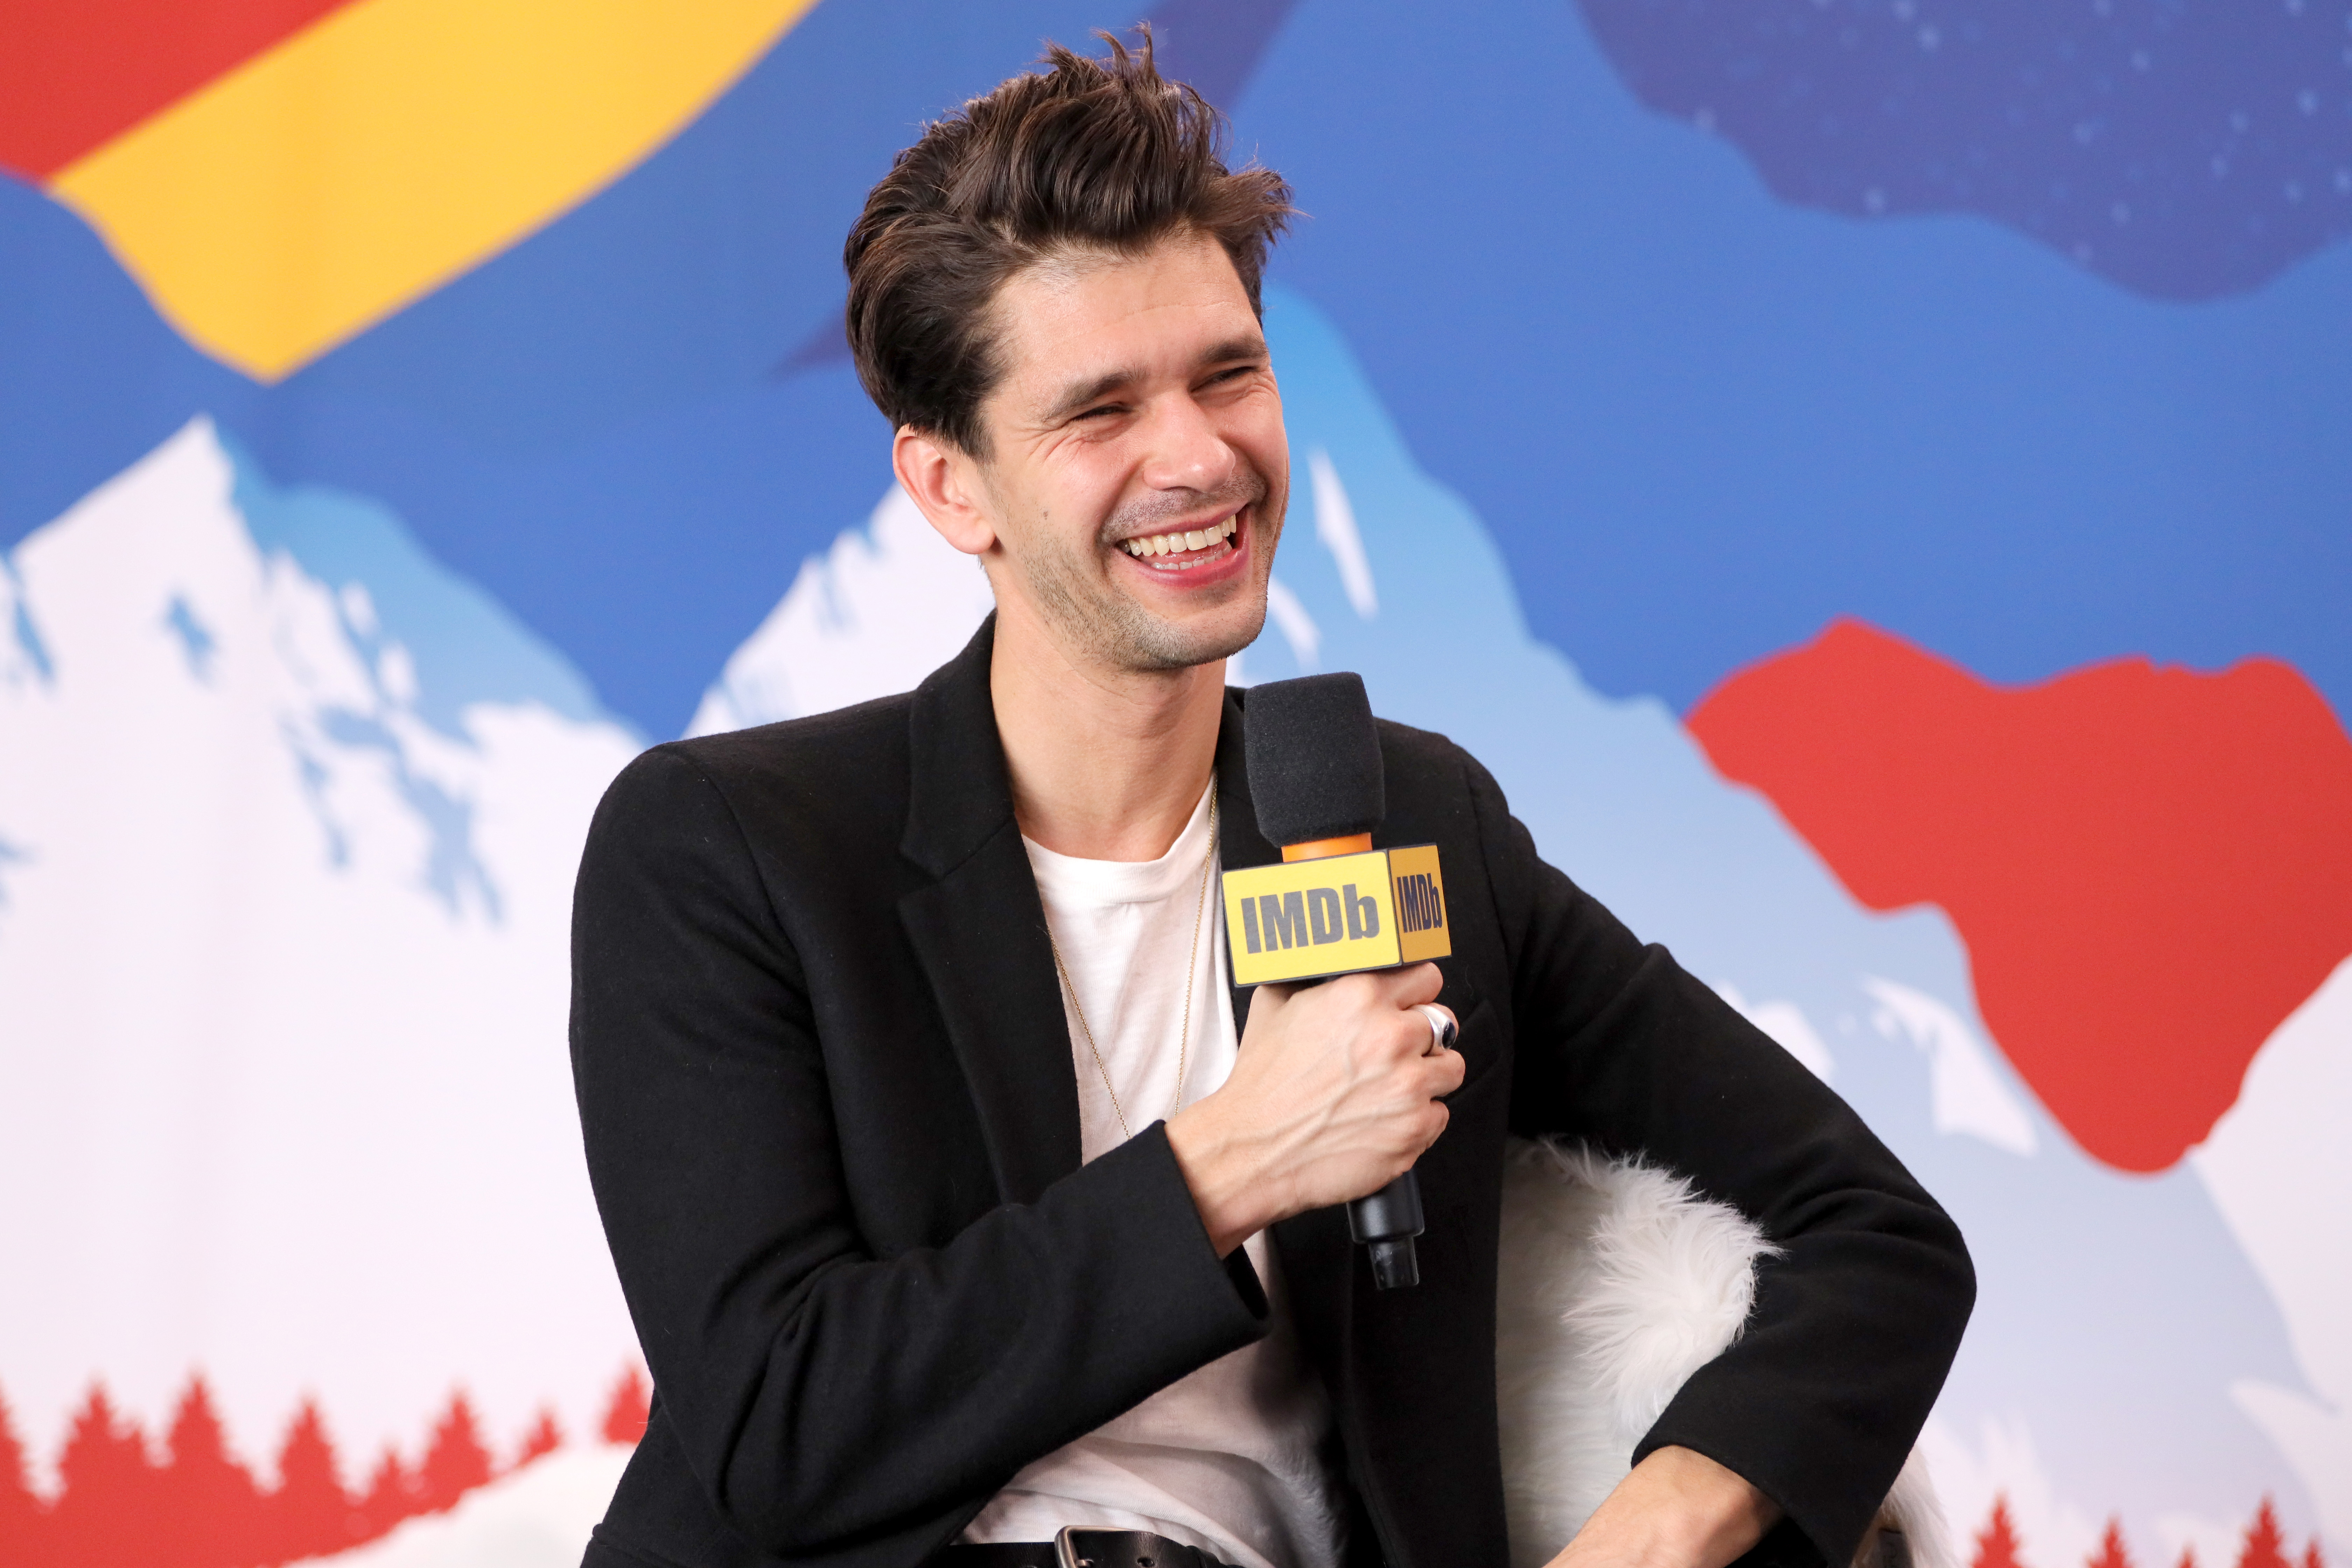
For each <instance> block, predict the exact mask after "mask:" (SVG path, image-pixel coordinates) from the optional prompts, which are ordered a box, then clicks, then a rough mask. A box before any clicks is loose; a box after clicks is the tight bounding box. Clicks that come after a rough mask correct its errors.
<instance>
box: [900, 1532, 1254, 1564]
mask: <svg viewBox="0 0 2352 1568" xmlns="http://www.w3.org/2000/svg"><path fill="white" fill-rule="evenodd" d="M924 1568H1231V1565H1230V1564H1228V1563H1223V1562H1220V1561H1219V1560H1218V1559H1216V1558H1214V1557H1212V1556H1210V1555H1209V1554H1208V1553H1207V1552H1202V1551H1201V1550H1200V1549H1198V1548H1197V1547H1192V1546H1187V1545H1185V1544H1184V1543H1183V1542H1181V1541H1171V1540H1169V1539H1168V1538H1167V1537H1166V1536H1164V1535H1154V1534H1152V1533H1151V1532H1150V1531H1148V1530H1081V1529H1076V1528H1073V1529H1069V1530H1066V1531H1062V1534H1061V1539H1060V1540H1059V1541H998V1542H990V1543H988V1544H986V1545H975V1544H973V1543H971V1542H957V1543H956V1544H955V1545H953V1546H943V1547H941V1548H940V1550H939V1551H937V1552H933V1553H932V1554H931V1556H930V1558H929V1561H928V1562H927V1563H925V1565H924Z"/></svg>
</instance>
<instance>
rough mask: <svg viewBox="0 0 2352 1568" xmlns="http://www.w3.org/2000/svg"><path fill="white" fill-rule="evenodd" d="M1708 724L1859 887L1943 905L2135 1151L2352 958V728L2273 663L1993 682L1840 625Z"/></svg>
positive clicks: (2015, 1044)
mask: <svg viewBox="0 0 2352 1568" xmlns="http://www.w3.org/2000/svg"><path fill="white" fill-rule="evenodd" d="M1688 723H1689V727H1690V729H1691V731H1692V732H1693V733H1694V734H1696V736H1697V737H1698V740H1699V742H1700V743H1701V744H1702V745H1704V746H1705V747H1706V751H1707V754H1708V755H1709V756H1710V757H1711V758H1712V759H1713V760H1714V762H1715V765H1716V766H1717V768H1718V769H1719V770H1721V771H1722V773H1724V774H1725V775H1726V776H1727V777H1729V778H1732V779H1734V780H1737V781H1738V782H1739V783H1742V784H1752V785H1754V786H1755V787H1756V788H1758V789H1759V790H1761V791H1763V792H1764V794H1765V795H1768V796H1769V797H1770V799H1771V800H1772V803H1773V804H1774V805H1777V806H1778V807H1780V813H1781V815H1782V816H1785V817H1786V818H1787V819H1788V820H1789V823H1790V826H1793V827H1795V828H1796V830H1797V831H1798V832H1799V833H1800V834H1801V835H1803V836H1804V837H1805V839H1806V840H1807V841H1808V842H1809V843H1811V845H1812V846H1813V847H1814V848H1815V849H1817V850H1818V851H1820V853H1821V855H1822V858H1824V859H1825V860H1827V861H1828V862H1829V864H1830V867H1831V868H1832V870H1834V871H1835V872H1836V873H1837V875H1838V876H1839V878H1840V879H1843V881H1844V883H1845V885H1846V887H1847V888H1848V889H1850V890H1852V892H1853V895H1854V897H1855V898H1857V899H1859V900H1861V901H1862V902H1864V904H1867V905H1869V906H1870V907H1871V908H1873V909H1878V910H1892V909H1899V908H1903V907H1905V906H1907V905H1911V904H1918V903H1935V904H1938V905H1941V906H1942V907H1943V909H1944V910H1945V912H1946V913H1948V914H1949V915H1950V916H1951V918H1952V922H1953V924H1954V925H1956V926H1957V927H1958V929H1959V932H1960V936H1961V938H1962V940H1963V941H1965V942H1967V944H1968V949H1969V962H1970V964H1971V966H1972V968H1973V970H1974V974H1975V980H1976V989H1977V1005H1978V1007H1979V1011H1981V1012H1982V1014H1983V1016H1984V1020H1985V1022H1986V1024H1987V1025H1989V1026H1990V1027H1991V1029H1992V1032H1993V1034H1994V1036H1995V1037H1996V1038H1997V1039H1998V1041H1999V1043H2000V1047H2001V1049H2002V1050H2003V1051H2004V1052H2006V1053H2007V1055H2008V1057H2009V1059H2010V1060H2011V1062H2012V1063H2014V1064H2015V1065H2016V1068H2017V1070H2018V1071H2019V1073H2020V1074H2021V1075H2022V1076H2023V1077H2024V1079H2025V1080H2026V1082H2027V1083H2029V1084H2031V1085H2032V1088H2033V1090H2034V1092H2035V1093H2036V1094H2038V1095H2040V1096H2041V1098H2042V1103H2043V1104H2044V1105H2046V1106H2047V1107H2048V1108H2049V1110H2050V1112H2051V1114H2052V1115H2053V1116H2054V1117H2056V1118H2057V1119H2058V1121H2059V1122H2060V1123H2061V1124H2062V1125H2063V1126H2064V1127H2065V1129H2066V1131H2068V1132H2069V1133H2070V1134H2071V1135H2072V1136H2073V1137H2074V1140H2075V1141H2076V1142H2078V1143H2080V1144H2081V1145H2082V1146H2083V1147H2084V1149H2085V1150H2087V1151H2088V1152H2090V1153H2091V1154H2092V1155H2094V1156H2095V1157H2096V1158H2097V1159H2100V1160H2103V1161H2105V1163H2108V1164H2110V1165H2114V1166H2116V1167H2119V1168H2121V1169H2123V1170H2126V1171H2139V1172H2153V1171H2161V1170H2164V1169H2165V1168H2167V1167H2168V1166H2169V1165H2171V1164H2172V1163H2174V1162H2175V1161H2177V1160H2179V1158H2180V1156H2181V1155H2182V1154H2183V1153H2184V1152H2187V1150H2188V1149H2189V1145H2191V1144H2193V1143H2195V1142H2198V1141H2200V1139H2202V1138H2203V1137H2204V1136H2205V1135H2206V1133H2207V1132H2208V1131H2210V1130H2211V1129H2212V1126H2213V1122H2214V1121H2215V1120H2216V1119H2217V1118H2219V1117H2220V1116H2221V1113H2222V1112H2223V1111H2224V1110H2228V1109H2229V1108H2230V1106H2231V1103H2232V1102H2233V1101H2234V1100H2236V1099H2237V1096H2238V1088H2239V1085H2240V1084H2241V1082H2242V1080H2243V1079H2244V1077H2245V1072H2246V1067H2247V1064H2248V1063H2249V1062H2251V1061H2252V1059H2253V1056H2254V1053H2255V1051H2256V1050H2258V1049H2260V1048H2261V1046H2262V1043H2263V1040H2265V1039H2266V1038H2268V1037H2269V1036H2270V1034H2271V1031H2272V1030H2273V1029H2275V1028H2276V1027H2277V1026H2279V1024H2280V1023H2281V1022H2282V1021H2283V1020H2284V1018H2285V1017H2286V1016H2287V1015H2288V1014H2289V1013H2291V1012H2293V1011H2294V1009H2295V1007H2296V1006H2298V1005H2300V1004H2301V1003H2302V1002H2303V1001H2304V1000H2305V998H2307V997H2308V996H2310V994H2312V993H2313V992H2314V991H2315V990H2317V989H2318V987H2319V985H2320V984H2321V983H2322V982H2323V981H2325V980H2326V977H2327V975H2328V973H2329V972H2330V971H2331V970H2332V969H2334V967H2335V966H2336V963H2338V962H2339V961H2340V960H2341V959H2343V958H2344V956H2345V955H2346V954H2347V953H2352V737H2347V735H2346V733H2345V731H2344V727H2343V726H2342V724H2340V723H2339V722H2338V721H2336V715H2335V713H2334V712H2333V711H2332V710H2330V709H2329V708H2328V706H2327V703H2326V700H2325V699H2324V698H2322V697H2321V696H2320V695H2319V693H2318V692H2317V691H2315V690H2314V689H2313V688H2312V687H2311V685H2310V683H2309V682H2308V681H2306V680H2305V679H2304V678H2303V677H2302V676H2301V675H2300V674H2298V673H2297V672H2296V671H2295V670H2294V668H2292V667H2290V666H2288V665H2285V664H2283V663H2280V662H2279V661H2277V660H2275V659H2268V658H2254V659H2248V660H2246V661H2245V662H2243V663H2242V664H2238V665H2234V666H2232V667H2231V668H2229V669H2227V670H2225V671H2223V672H2221V674H2219V675H2200V674H2197V673H2194V672H2192V671H2189V670H2186V669H2181V668H2158V667H2156V666H2155V665H2153V664H2151V663H2149V662H2148V661H2147V659H2144V658H2130V659H2119V660H2116V661H2115V662H2113V663H2109V664H2100V665H2094V666H2091V667H2089V668H2084V669H2080V670H2075V671H2074V672H2072V673H2069V674H2066V675H2063V676H2060V677H2058V678H2057V679H2053V680H2050V681H2047V682H2044V683H2042V684H2041V685H2038V686H2029V687H1995V686H1992V685H1990V684H1988V683H1987V682H1985V681H1982V680H1979V679H1977V678H1976V677H1975V676H1973V675H1971V674H1969V672H1968V671H1967V670H1965V669H1962V668H1959V667H1958V666H1957V665H1954V664H1951V663H1948V662H1947V661H1945V660H1943V659H1940V658H1935V657H1934V656H1932V655H1930V654H1927V653H1926V652H1924V651H1922V650H1921V649H1919V648H1917V647H1913V646H1912V645H1910V644H1909V643H1906V642H1904V641H1902V640H1901V639H1899V638H1896V637H1891V636H1889V635H1888V634H1886V633H1885V632H1883V631H1880V630H1878V629H1876V628H1875V627H1873V626H1865V625H1864V624H1862V623H1861V622H1859V621H1853V620H1842V621H1839V622H1837V623H1836V624H1834V625H1832V626H1831V627H1830V628H1829V629H1828V630H1827V631H1825V632H1824V633H1822V636H1821V637H1819V638H1818V639H1816V640H1815V641H1813V642H1811V643H1810V644H1807V645H1806V646H1804V647H1799V648H1795V649H1791V650H1790V651H1789V652H1788V653H1785V654H1780V655H1778V656H1776V657H1774V658H1769V659H1767V660H1765V661H1764V662H1763V663H1761V664H1759V665H1756V666H1754V667H1752V668H1748V669H1746V670H1743V671H1741V672H1740V673H1739V674H1738V675H1735V676H1733V677H1732V678H1731V679H1729V680H1727V681H1726V682H1725V683H1724V684H1723V685H1722V686H1721V687H1718V688H1717V689H1716V690H1715V691H1714V692H1712V693H1710V694H1709V695H1708V696H1707V698H1706V700H1704V701H1702V702H1701V703H1700V704H1699V705H1698V706H1697V707H1696V708H1695V709H1693V710H1691V714H1690V717H1689V720H1688Z"/></svg>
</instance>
